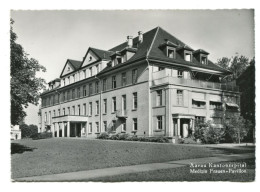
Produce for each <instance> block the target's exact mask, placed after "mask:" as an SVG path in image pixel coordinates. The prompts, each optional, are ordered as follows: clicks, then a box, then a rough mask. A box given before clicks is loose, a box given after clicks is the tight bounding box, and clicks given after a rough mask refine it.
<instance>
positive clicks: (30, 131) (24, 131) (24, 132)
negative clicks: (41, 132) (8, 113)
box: [20, 124, 38, 138]
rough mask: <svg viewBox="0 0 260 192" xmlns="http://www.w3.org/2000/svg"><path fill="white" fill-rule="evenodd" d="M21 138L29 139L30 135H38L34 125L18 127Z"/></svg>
mask: <svg viewBox="0 0 260 192" xmlns="http://www.w3.org/2000/svg"><path fill="white" fill-rule="evenodd" d="M20 129H21V136H22V138H30V137H31V136H32V135H34V134H37V133H38V127H37V126H36V125H27V124H22V125H20Z"/></svg>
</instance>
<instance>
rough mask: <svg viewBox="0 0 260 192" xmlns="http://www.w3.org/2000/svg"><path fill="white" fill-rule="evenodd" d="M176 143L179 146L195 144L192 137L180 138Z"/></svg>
mask: <svg viewBox="0 0 260 192" xmlns="http://www.w3.org/2000/svg"><path fill="white" fill-rule="evenodd" d="M178 142H179V143H181V144H197V141H196V140H195V138H194V137H187V138H181V139H179V141H178Z"/></svg>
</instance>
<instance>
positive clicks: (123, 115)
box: [116, 109, 127, 119]
mask: <svg viewBox="0 0 260 192" xmlns="http://www.w3.org/2000/svg"><path fill="white" fill-rule="evenodd" d="M116 117H117V118H124V119H126V118H127V110H126V109H124V110H117V111H116Z"/></svg>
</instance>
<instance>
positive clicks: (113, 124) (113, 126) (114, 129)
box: [111, 120, 116, 131]
mask: <svg viewBox="0 0 260 192" xmlns="http://www.w3.org/2000/svg"><path fill="white" fill-rule="evenodd" d="M111 131H116V121H115V120H112V127H111Z"/></svg>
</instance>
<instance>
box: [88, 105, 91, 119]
mask: <svg viewBox="0 0 260 192" xmlns="http://www.w3.org/2000/svg"><path fill="white" fill-rule="evenodd" d="M88 114H89V116H91V115H92V102H89V113H88Z"/></svg>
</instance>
